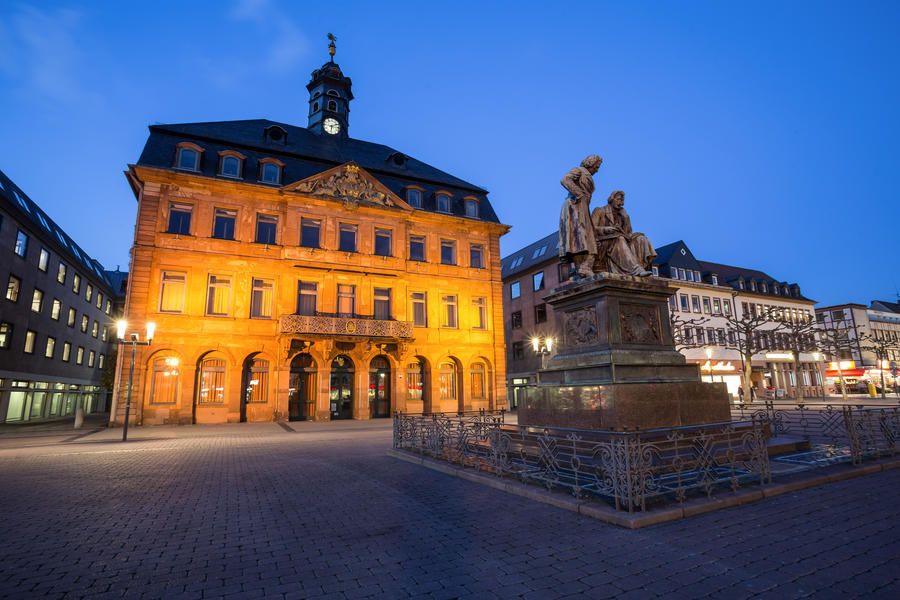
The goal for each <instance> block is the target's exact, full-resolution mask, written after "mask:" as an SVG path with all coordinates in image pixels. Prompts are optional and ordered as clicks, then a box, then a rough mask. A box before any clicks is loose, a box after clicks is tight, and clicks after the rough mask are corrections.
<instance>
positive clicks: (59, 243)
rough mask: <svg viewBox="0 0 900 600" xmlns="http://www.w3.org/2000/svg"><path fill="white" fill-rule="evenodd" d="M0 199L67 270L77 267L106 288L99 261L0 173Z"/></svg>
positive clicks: (103, 273)
mask: <svg viewBox="0 0 900 600" xmlns="http://www.w3.org/2000/svg"><path fill="white" fill-rule="evenodd" d="M0 196H2V197H3V199H4V200H6V201H7V202H8V203H9V204H10V205H11V206H12V207H13V208H14V209H15V210H17V211H18V212H19V214H20V215H22V217H24V218H26V219H28V220H29V221H31V222H32V223H33V224H34V225H35V226H36V228H37V230H38V231H42V232H43V233H44V235H45V236H46V237H45V240H46V243H47V245H50V246H54V247H55V249H56V253H57V254H58V255H60V256H62V257H64V259H65V262H66V263H68V264H69V266H71V267H75V266H77V265H79V264H80V266H81V269H82V270H83V269H87V270H88V271H90V272H91V275H92V278H93V279H96V280H99V281H100V282H102V283H104V284H105V285H108V286H110V288H111V289H112V286H111V285H110V281H109V279H107V277H106V273H105V271H104V270H103V265H101V264H100V262H99V261H97V260H95V259H93V258H91V257H90V256H88V253H87V252H85V251H84V250H83V249H82V248H81V246H79V245H78V244H76V243H75V241H74V240H73V239H72V238H71V237H69V236H68V235H67V234H66V232H65V231H63V230H62V228H61V227H60V226H59V225H57V224H56V221H54V220H53V219H51V218H50V217H49V216H48V215H47V213H45V212H44V211H43V210H42V209H41V207H40V206H38V205H37V203H36V202H35V201H34V200H32V199H31V198H29V197H28V194H26V193H25V192H23V191H22V188H20V187H19V186H17V185H16V184H15V183H13V181H12V180H11V179H10V178H9V177H7V176H6V174H5V173H4V172H3V171H0Z"/></svg>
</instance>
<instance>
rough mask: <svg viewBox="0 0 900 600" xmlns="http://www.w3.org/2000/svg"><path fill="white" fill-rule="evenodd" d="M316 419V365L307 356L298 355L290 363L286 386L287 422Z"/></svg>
mask: <svg viewBox="0 0 900 600" xmlns="http://www.w3.org/2000/svg"><path fill="white" fill-rule="evenodd" d="M315 418H316V364H315V362H314V361H313V359H312V357H311V356H310V355H309V354H298V355H297V356H295V357H294V360H292V361H291V373H290V377H289V385H288V420H289V421H306V420H311V419H315Z"/></svg>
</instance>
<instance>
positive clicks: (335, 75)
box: [112, 61, 508, 424]
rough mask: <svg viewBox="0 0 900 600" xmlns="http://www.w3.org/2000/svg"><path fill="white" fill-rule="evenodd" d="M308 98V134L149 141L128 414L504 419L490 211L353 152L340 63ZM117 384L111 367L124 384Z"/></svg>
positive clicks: (412, 172) (406, 168)
mask: <svg viewBox="0 0 900 600" xmlns="http://www.w3.org/2000/svg"><path fill="white" fill-rule="evenodd" d="M307 89H308V91H309V103H308V122H307V126H306V127H299V126H295V125H289V124H285V123H276V122H273V121H267V120H250V121H226V122H215V123H190V124H180V125H154V126H151V127H150V136H149V139H148V140H147V143H146V145H145V147H144V150H143V152H142V154H141V156H140V159H139V160H138V161H137V163H136V164H134V165H130V166H129V169H128V172H127V173H126V175H127V178H128V181H129V182H130V184H131V186H132V189H133V191H134V194H135V197H136V199H137V202H138V217H137V226H136V228H135V238H134V246H133V249H132V264H131V268H130V270H129V271H130V275H129V277H130V280H129V283H128V298H127V302H126V314H127V317H128V321H129V331H134V332H137V333H138V334H139V335H143V333H142V332H143V328H144V325H145V323H147V322H150V321H152V322H154V323H155V324H156V337H155V339H154V340H153V342H152V345H150V346H144V347H140V348H139V349H138V357H137V360H136V367H135V373H134V388H133V396H132V398H133V400H132V411H131V415H132V416H133V418H134V419H135V420H136V421H137V422H139V423H144V424H152V423H210V422H232V421H245V420H246V421H267V420H268V421H271V420H289V419H290V420H295V419H296V420H299V419H317V420H321V419H344V418H353V419H368V418H373V417H387V416H389V415H390V414H391V413H392V411H395V410H402V411H407V412H422V411H429V412H430V411H457V410H474V409H481V408H485V409H495V408H502V407H504V406H505V396H504V385H505V381H506V361H505V353H504V345H503V326H502V323H503V321H502V319H503V316H502V314H503V313H502V310H503V309H502V299H501V289H502V286H501V281H500V256H499V238H500V236H501V235H502V234H504V233H505V232H506V231H507V229H508V227H507V226H505V225H502V224H501V223H500V221H499V219H498V217H497V215H496V214H495V212H494V209H493V207H492V206H491V203H490V202H489V200H488V197H487V192H486V191H485V190H484V189H482V188H480V187H478V186H476V185H473V184H471V183H468V182H466V181H463V180H462V179H459V178H457V177H454V176H453V175H450V174H448V173H445V172H443V171H441V170H439V169H437V168H435V167H432V166H430V165H428V164H425V163H423V162H421V161H419V160H416V159H415V158H412V157H410V156H408V155H406V154H404V153H403V152H400V151H398V150H395V149H394V148H390V147H388V146H385V145H382V144H378V143H372V142H367V141H362V140H358V139H354V138H351V137H350V136H349V133H348V131H349V127H350V121H349V112H350V101H351V100H352V99H353V94H352V92H351V80H350V78H349V77H346V76H345V75H344V74H343V72H342V71H341V69H340V67H339V66H338V65H337V64H336V63H334V62H332V61H329V62H327V63H325V64H324V65H323V66H322V67H321V68H320V69H317V70H315V71H314V72H313V74H312V78H311V81H310V82H309V84H308V85H307ZM127 371H128V364H127V361H126V360H125V357H124V356H121V357H120V360H119V379H120V380H124V379H125V378H127V377H128V372H127ZM119 387H120V389H121V388H122V386H119ZM122 400H123V398H122V395H121V394H120V395H119V401H118V403H117V407H116V409H115V410H114V412H113V415H112V419H113V420H114V421H115V422H119V423H121V422H122V421H123V418H124V409H123V404H124V402H123V401H122Z"/></svg>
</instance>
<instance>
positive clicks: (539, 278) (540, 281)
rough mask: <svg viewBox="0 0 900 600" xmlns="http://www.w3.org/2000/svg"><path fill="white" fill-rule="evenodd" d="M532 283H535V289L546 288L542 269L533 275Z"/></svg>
mask: <svg viewBox="0 0 900 600" xmlns="http://www.w3.org/2000/svg"><path fill="white" fill-rule="evenodd" d="M531 280H532V283H533V284H534V288H533V289H534V291H538V290H542V289H544V272H543V271H540V272H538V273H535V274H534V275H532V276H531Z"/></svg>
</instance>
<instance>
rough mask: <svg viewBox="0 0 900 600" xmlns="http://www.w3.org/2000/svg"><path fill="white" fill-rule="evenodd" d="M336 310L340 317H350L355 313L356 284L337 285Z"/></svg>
mask: <svg viewBox="0 0 900 600" xmlns="http://www.w3.org/2000/svg"><path fill="white" fill-rule="evenodd" d="M337 309H338V310H337V311H338V314H339V315H340V316H342V317H352V316H353V315H354V314H355V313H356V286H355V285H340V284H338V286H337Z"/></svg>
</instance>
